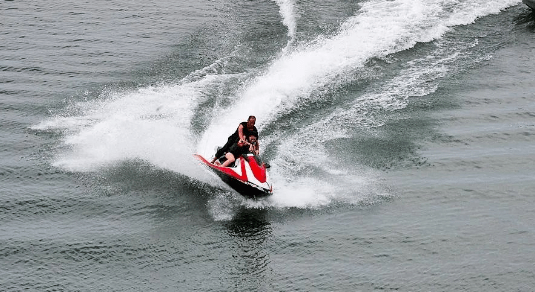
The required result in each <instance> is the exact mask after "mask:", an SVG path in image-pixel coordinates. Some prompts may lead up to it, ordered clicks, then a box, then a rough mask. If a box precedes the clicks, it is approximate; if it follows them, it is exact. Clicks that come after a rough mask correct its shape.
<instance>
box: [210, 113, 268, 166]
mask: <svg viewBox="0 0 535 292" xmlns="http://www.w3.org/2000/svg"><path fill="white" fill-rule="evenodd" d="M255 123H256V117H255V116H249V118H248V119H247V122H241V123H240V124H239V125H238V128H237V129H236V132H234V134H232V135H230V136H229V137H228V140H227V143H226V144H225V146H223V147H222V148H219V149H218V150H217V152H216V154H215V157H214V159H212V162H211V163H212V164H213V163H214V162H215V161H216V160H217V159H218V158H219V157H221V156H223V154H225V153H226V152H228V151H229V149H230V147H231V146H232V145H234V144H236V143H238V142H239V143H241V144H244V143H245V142H247V137H249V136H250V135H253V136H256V137H258V130H257V129H256V127H255V126H254V125H255ZM256 147H258V144H257V146H256ZM257 149H258V148H257Z"/></svg>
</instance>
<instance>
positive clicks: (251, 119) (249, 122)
mask: <svg viewBox="0 0 535 292" xmlns="http://www.w3.org/2000/svg"><path fill="white" fill-rule="evenodd" d="M255 123H256V117H255V116H249V118H248V119H247V126H250V127H253V126H254V124H255Z"/></svg>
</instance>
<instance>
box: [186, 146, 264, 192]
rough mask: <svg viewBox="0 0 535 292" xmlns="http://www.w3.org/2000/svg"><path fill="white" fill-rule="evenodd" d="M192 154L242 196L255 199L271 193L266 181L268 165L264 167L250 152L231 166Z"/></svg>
mask: <svg viewBox="0 0 535 292" xmlns="http://www.w3.org/2000/svg"><path fill="white" fill-rule="evenodd" d="M193 156H194V157H195V158H197V159H198V160H199V161H200V162H202V163H203V164H204V165H206V166H208V168H209V169H210V170H211V171H213V172H214V173H215V174H217V175H218V176H219V177H220V178H221V180H223V181H224V182H225V183H226V184H228V185H229V186H230V187H231V188H233V189H234V190H236V191H237V192H238V193H240V194H241V195H242V196H245V197H248V198H253V199H255V198H260V197H265V196H269V195H271V194H272V193H273V186H272V184H271V183H270V182H269V181H268V180H269V178H268V173H267V168H268V167H269V166H267V167H266V164H265V163H262V164H260V163H259V161H258V160H257V158H256V157H255V156H254V155H253V154H251V153H248V154H243V155H242V156H240V157H239V158H238V159H236V161H235V162H234V165H231V167H222V166H220V165H215V164H212V163H210V162H209V161H208V160H206V159H205V158H204V157H202V156H201V155H199V154H194V155H193Z"/></svg>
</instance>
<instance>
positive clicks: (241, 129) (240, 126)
mask: <svg viewBox="0 0 535 292" xmlns="http://www.w3.org/2000/svg"><path fill="white" fill-rule="evenodd" d="M238 136H240V141H241V142H244V141H245V135H243V125H242V124H240V125H239V126H238Z"/></svg>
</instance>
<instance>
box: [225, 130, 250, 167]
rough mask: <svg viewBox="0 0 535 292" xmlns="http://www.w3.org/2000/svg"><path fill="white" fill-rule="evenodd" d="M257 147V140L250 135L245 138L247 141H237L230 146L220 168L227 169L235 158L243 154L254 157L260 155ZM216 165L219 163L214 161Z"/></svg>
mask: <svg viewBox="0 0 535 292" xmlns="http://www.w3.org/2000/svg"><path fill="white" fill-rule="evenodd" d="M259 148H260V147H259V145H258V139H257V137H256V135H255V134H251V135H249V136H248V137H247V140H246V141H244V142H241V141H238V142H237V143H235V144H233V145H232V146H230V149H229V151H228V152H227V153H226V154H225V157H226V158H227V160H226V161H225V162H223V164H221V166H222V167H227V166H229V165H231V164H232V163H233V162H234V161H235V160H236V158H238V157H240V156H241V155H242V154H245V153H248V152H250V153H253V154H254V155H259V154H260V149H259ZM216 164H217V165H219V164H220V163H219V161H216Z"/></svg>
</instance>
